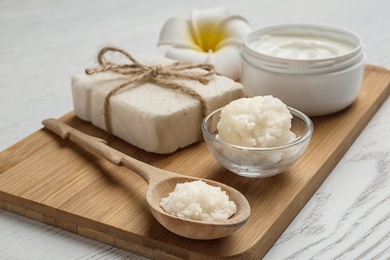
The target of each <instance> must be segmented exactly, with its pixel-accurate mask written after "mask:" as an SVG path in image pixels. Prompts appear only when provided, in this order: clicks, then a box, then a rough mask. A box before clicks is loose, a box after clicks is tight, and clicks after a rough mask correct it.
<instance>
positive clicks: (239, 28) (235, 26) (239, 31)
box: [216, 15, 252, 45]
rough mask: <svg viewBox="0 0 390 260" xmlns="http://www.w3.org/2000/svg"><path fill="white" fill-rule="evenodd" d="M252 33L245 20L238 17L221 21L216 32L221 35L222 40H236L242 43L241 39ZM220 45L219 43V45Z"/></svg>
mask: <svg viewBox="0 0 390 260" xmlns="http://www.w3.org/2000/svg"><path fill="white" fill-rule="evenodd" d="M251 31H252V29H251V27H250V26H249V23H248V22H247V21H246V20H245V18H243V17H241V16H238V15H231V16H229V17H226V18H225V19H223V20H222V21H221V22H220V23H219V25H218V28H216V32H217V33H218V34H220V35H221V37H222V38H223V39H236V40H238V41H240V42H242V39H244V37H245V36H246V35H247V34H248V33H250V32H251ZM219 45H221V43H219Z"/></svg>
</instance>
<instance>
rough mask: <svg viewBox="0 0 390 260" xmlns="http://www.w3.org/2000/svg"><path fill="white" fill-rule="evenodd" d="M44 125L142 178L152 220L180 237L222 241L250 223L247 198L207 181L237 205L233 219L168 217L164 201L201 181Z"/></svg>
mask: <svg viewBox="0 0 390 260" xmlns="http://www.w3.org/2000/svg"><path fill="white" fill-rule="evenodd" d="M42 123H43V125H45V127H46V128H48V129H49V130H51V131H53V132H54V133H56V134H57V135H59V136H60V137H62V138H63V139H69V140H70V141H72V142H74V143H77V144H78V145H80V146H82V147H84V148H86V149H88V150H90V151H92V152H95V153H97V154H99V155H100V156H102V157H104V158H105V159H107V160H108V161H110V162H111V163H113V164H115V165H118V166H124V167H127V168H129V169H130V170H132V171H134V172H135V173H137V174H138V175H139V176H141V177H142V178H143V179H144V180H145V181H146V182H147V183H148V189H147V193H146V201H147V203H148V205H149V209H150V211H151V212H152V214H153V216H154V217H155V218H156V219H157V221H158V222H160V224H161V225H163V226H164V227H165V228H167V229H168V230H170V231H171V232H173V233H175V234H177V235H180V236H183V237H187V238H192V239H202V240H208V239H216V238H221V237H225V236H227V235H229V234H231V233H232V232H234V231H236V230H238V229H239V228H241V227H242V226H243V225H244V224H245V223H246V221H247V220H248V217H249V215H250V206H249V203H248V201H247V200H246V198H245V197H244V196H243V195H242V194H241V193H240V192H239V191H237V190H235V189H234V188H232V187H230V186H228V185H225V184H222V183H219V182H215V181H211V180H207V179H202V180H203V181H204V182H206V183H208V184H209V185H213V186H219V187H221V189H222V190H224V191H225V192H226V193H227V194H228V196H229V199H230V200H232V201H234V203H235V204H236V206H237V212H236V213H235V214H234V215H233V216H232V217H230V218H229V219H228V220H223V221H213V222H206V221H195V220H189V219H183V218H178V217H176V216H174V215H171V214H169V213H166V212H165V211H164V210H163V209H162V208H161V207H160V201H161V199H162V198H164V197H167V196H168V195H169V193H170V192H172V191H173V190H174V189H175V187H176V184H177V183H183V182H191V181H194V180H199V179H200V178H194V177H189V176H184V175H181V174H178V173H173V172H169V171H165V170H162V169H158V168H156V167H153V166H151V165H149V164H146V163H143V162H141V161H138V160H136V159H134V158H132V157H130V156H127V155H125V154H124V153H121V152H119V151H117V150H115V149H113V148H111V147H109V146H107V145H106V141H104V140H103V139H100V138H96V137H93V136H90V135H87V134H84V133H82V132H80V131H78V130H76V129H74V128H72V127H70V126H69V125H67V124H65V123H63V122H61V121H59V120H56V119H46V120H44V121H43V122H42Z"/></svg>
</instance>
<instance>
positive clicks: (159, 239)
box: [0, 66, 390, 259]
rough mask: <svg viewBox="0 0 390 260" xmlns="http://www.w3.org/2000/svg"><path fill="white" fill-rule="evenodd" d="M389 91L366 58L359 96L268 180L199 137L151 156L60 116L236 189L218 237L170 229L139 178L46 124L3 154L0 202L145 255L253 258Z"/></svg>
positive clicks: (384, 74)
mask: <svg viewBox="0 0 390 260" xmlns="http://www.w3.org/2000/svg"><path fill="white" fill-rule="evenodd" d="M389 92H390V72H389V71H387V70H385V69H382V68H378V67H375V66H367V67H366V70H365V77H364V81H363V88H362V91H361V94H360V95H359V98H358V99H357V101H356V102H355V103H354V104H353V105H352V106H351V107H349V108H348V109H346V110H344V111H342V112H340V113H337V114H334V115H331V116H326V117H319V118H314V119H313V121H314V127H315V130H314V133H313V137H312V141H311V143H310V145H309V147H308V150H307V152H306V153H305V155H304V156H303V157H302V158H301V159H300V160H299V161H298V162H297V163H296V164H295V165H293V166H292V167H291V168H290V169H288V170H287V171H286V172H285V173H283V174H281V175H278V176H275V177H272V178H266V179H248V178H243V177H239V176H236V175H234V174H232V173H230V172H228V171H227V170H225V169H224V168H223V167H222V166H220V165H219V164H218V163H217V162H216V161H215V160H214V159H213V158H212V156H211V154H210V153H209V152H208V150H207V147H206V145H205V143H204V142H201V143H198V144H196V145H193V146H190V147H188V148H185V149H181V150H180V151H178V152H176V153H174V154H171V155H154V154H151V153H147V152H143V151H141V150H139V149H137V148H135V147H133V146H131V145H129V144H126V143H125V142H123V141H121V140H119V139H117V138H115V137H111V136H108V135H107V134H106V133H105V132H103V131H102V130H99V129H97V128H95V127H93V126H92V125H91V124H89V123H87V122H83V121H82V120H80V119H78V118H76V117H75V116H74V114H73V113H70V114H67V115H66V116H64V117H63V118H62V120H63V121H64V122H66V123H67V124H69V125H71V126H73V127H75V128H77V129H79V130H81V131H83V132H86V133H89V134H92V135H94V136H97V137H99V138H104V139H105V140H106V141H107V142H108V144H109V145H110V146H112V147H115V148H116V149H118V150H120V151H122V152H123V153H125V154H129V155H131V156H133V157H135V158H136V159H139V160H141V161H144V162H146V163H148V164H151V165H154V166H156V167H158V168H162V169H165V170H169V171H175V172H179V173H183V174H186V175H189V176H194V177H202V178H208V179H211V180H215V181H219V182H222V183H225V184H227V185H230V186H232V187H234V188H236V189H237V190H239V191H240V192H242V193H243V194H244V195H245V196H246V198H247V199H248V201H249V203H250V205H251V207H252V213H251V217H250V219H249V220H248V222H247V224H246V225H245V226H244V227H243V228H242V229H241V230H239V231H237V232H236V233H234V234H233V235H231V236H229V237H226V238H223V239H218V240H214V241H210V242H205V241H196V240H191V239H183V238H181V237H179V236H177V235H175V234H173V233H171V232H169V231H167V230H166V229H165V228H163V227H162V226H161V225H160V224H159V223H158V222H157V221H156V220H155V219H154V218H153V216H152V215H151V214H150V212H149V209H148V207H147V204H146V201H145V192H146V188H147V186H146V184H145V183H144V181H143V179H142V178H140V177H139V176H137V175H136V174H135V173H133V172H131V171H129V170H128V169H125V168H118V167H116V166H114V165H112V164H110V163H109V162H107V161H106V160H105V159H103V158H100V157H99V156H97V155H93V154H90V153H89V152H88V151H86V150H83V149H82V148H81V147H78V146H77V145H75V144H71V143H69V142H66V141H64V140H62V139H60V138H59V137H58V136H56V135H54V134H52V133H50V132H48V131H47V130H46V129H44V130H40V131H38V132H37V133H34V134H33V135H32V136H30V137H28V138H26V139H24V140H23V141H21V142H20V143H18V144H16V145H15V146H13V147H11V148H9V149H6V150H5V151H3V152H2V153H1V154H0V162H1V165H0V169H2V172H1V174H0V201H1V203H0V206H1V207H2V208H4V209H6V210H9V211H12V212H15V213H18V214H21V215H24V216H27V217H29V218H33V219H35V220H38V221H42V222H44V223H47V224H50V225H53V226H57V227H60V228H63V229H66V230H69V231H71V232H75V233H78V234H80V235H83V236H87V237H90V238H93V239H96V240H99V241H101V242H104V243H107V244H111V245H114V246H117V247H121V248H124V249H126V250H129V251H132V252H135V253H138V254H141V255H144V256H147V257H155V255H154V254H155V252H163V253H165V254H167V255H172V256H174V257H179V258H194V257H195V258H197V259H209V258H215V257H219V258H225V257H232V256H235V257H237V258H245V259H248V258H252V259H258V258H259V257H263V256H264V255H265V253H266V252H267V251H268V250H269V249H270V248H271V246H272V245H273V244H274V243H275V241H276V240H277V239H278V238H279V236H280V235H281V234H282V232H283V231H284V229H285V228H286V227H287V226H288V225H289V224H290V222H291V221H292V220H293V218H294V217H295V216H296V215H297V214H298V212H299V211H300V210H301V208H302V207H303V206H304V205H305V203H306V202H307V201H308V200H309V199H310V197H311V196H312V195H313V193H314V192H315V191H316V190H317V188H318V187H319V186H320V185H321V183H322V182H323V181H324V180H325V178H326V177H327V176H328V174H329V173H330V172H331V171H332V169H333V168H334V167H335V165H336V164H337V162H338V161H339V160H340V159H341V157H342V156H343V155H344V153H345V152H346V151H347V150H348V148H349V147H350V145H351V144H352V143H353V141H354V140H355V139H356V137H357V136H358V135H359V133H360V132H361V131H362V129H363V128H364V127H365V125H366V124H367V123H368V121H369V120H370V118H371V117H372V116H373V114H374V113H375V112H376V110H377V109H378V108H379V106H380V105H381V104H382V103H383V101H384V100H385V99H386V98H387V97H388V95H389ZM194 166H195V167H194Z"/></svg>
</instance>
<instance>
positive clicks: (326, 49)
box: [254, 32, 356, 60]
mask: <svg viewBox="0 0 390 260" xmlns="http://www.w3.org/2000/svg"><path fill="white" fill-rule="evenodd" d="M354 48H356V46H355V45H354V44H352V43H350V42H347V41H345V40H341V39H337V38H336V37H327V36H322V35H319V34H316V33H312V34H305V35H303V34H301V33H297V34H294V33H287V32H286V33H270V34H266V35H263V36H261V37H260V39H259V41H258V42H256V43H255V44H254V49H255V50H256V51H258V52H260V53H262V54H266V55H270V56H273V57H279V58H285V59H297V60H314V59H326V58H333V57H337V56H340V55H344V54H347V53H349V52H351V51H352V50H353V49H354Z"/></svg>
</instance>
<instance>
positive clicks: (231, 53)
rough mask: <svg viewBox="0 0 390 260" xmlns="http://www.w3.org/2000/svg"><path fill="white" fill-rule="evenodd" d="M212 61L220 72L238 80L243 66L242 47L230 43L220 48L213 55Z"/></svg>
mask: <svg viewBox="0 0 390 260" xmlns="http://www.w3.org/2000/svg"><path fill="white" fill-rule="evenodd" d="M210 63H211V64H213V65H214V66H215V70H216V71H217V72H218V73H219V74H221V75H223V76H226V77H229V78H231V79H233V80H238V79H239V78H240V68H241V56H240V47H237V46H234V45H228V46H225V47H223V48H221V49H219V50H218V51H217V52H215V53H213V55H212V56H211V61H210Z"/></svg>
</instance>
